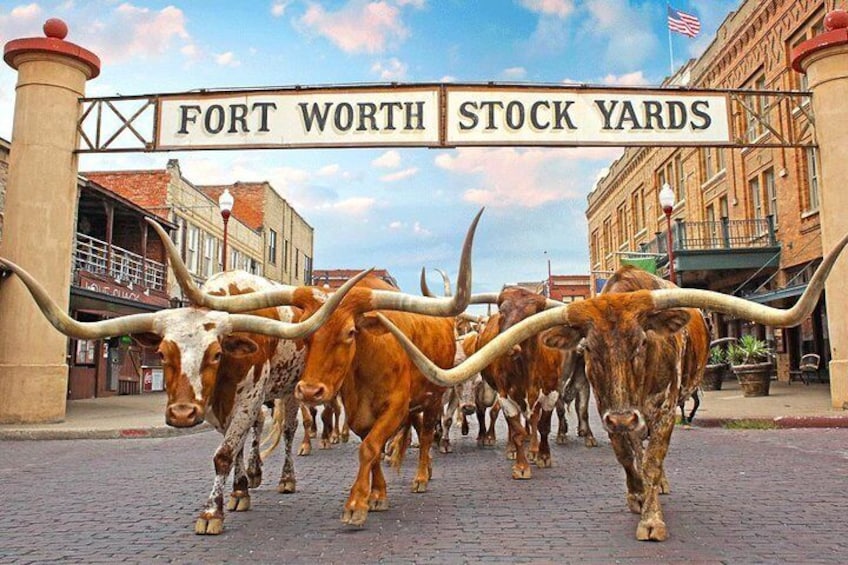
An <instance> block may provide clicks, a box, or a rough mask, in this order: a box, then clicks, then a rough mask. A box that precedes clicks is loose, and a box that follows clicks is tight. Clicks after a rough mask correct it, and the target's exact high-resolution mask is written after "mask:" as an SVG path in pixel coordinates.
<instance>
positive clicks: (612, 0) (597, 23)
mask: <svg viewBox="0 0 848 565" xmlns="http://www.w3.org/2000/svg"><path fill="white" fill-rule="evenodd" d="M651 4H652V3H650V2H646V3H644V4H642V5H631V3H630V2H629V1H628V0H586V9H587V10H588V14H589V17H588V18H587V20H586V22H585V24H584V32H585V33H588V34H590V35H593V36H595V37H597V38H599V39H601V40H602V41H603V44H604V45H605V53H604V58H605V59H606V61H607V64H608V65H612V66H614V68H619V67H625V68H626V67H629V68H633V67H636V66H638V65H640V64H642V63H643V62H645V61H647V60H650V59H653V58H654V57H656V55H657V52H658V51H659V40H658V39H657V36H656V35H655V34H654V32H653V30H652V28H651V25H652V22H653V19H654V18H655V17H656V14H655V10H654V7H653V6H652V5H651Z"/></svg>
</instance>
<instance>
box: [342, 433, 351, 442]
mask: <svg viewBox="0 0 848 565" xmlns="http://www.w3.org/2000/svg"><path fill="white" fill-rule="evenodd" d="M349 441H350V434H349V433H342V443H347V442H349Z"/></svg>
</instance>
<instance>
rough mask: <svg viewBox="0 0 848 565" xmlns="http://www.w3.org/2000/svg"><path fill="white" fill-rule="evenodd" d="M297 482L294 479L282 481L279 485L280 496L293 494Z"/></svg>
mask: <svg viewBox="0 0 848 565" xmlns="http://www.w3.org/2000/svg"><path fill="white" fill-rule="evenodd" d="M296 485H297V482H296V481H295V480H294V479H280V482H279V483H277V492H278V493H280V494H291V493H293V492H294V491H295V490H296Z"/></svg>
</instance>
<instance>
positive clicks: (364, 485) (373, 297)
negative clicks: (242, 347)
mask: <svg viewBox="0 0 848 565" xmlns="http://www.w3.org/2000/svg"><path fill="white" fill-rule="evenodd" d="M480 213H482V210H481V212H480ZM480 213H478V214H477V217H476V218H475V219H474V221H473V222H472V224H471V228H470V229H469V231H468V234H467V236H466V239H465V244H464V246H463V251H462V260H461V265H460V274H459V279H458V291H457V294H456V296H455V297H453V298H427V297H416V296H412V295H405V294H402V293H400V292H397V291H396V289H394V288H392V287H391V286H390V285H388V284H386V283H385V282H383V281H380V280H379V279H376V278H373V277H370V278H367V279H365V280H364V281H363V282H362V283H361V284H360V285H359V286H358V287H357V288H354V289H353V290H352V291H351V293H350V294H349V295H348V296H347V297H345V299H344V300H342V303H341V304H340V305H339V307H338V309H336V311H335V312H334V313H333V315H332V317H331V318H330V320H328V321H327V322H326V324H325V325H324V326H323V327H322V328H321V330H319V331H316V332H315V333H314V334H312V335H311V336H310V337H309V338H308V340H307V342H308V344H309V351H308V353H307V357H306V367H305V368H304V371H303V377H302V378H301V381H300V382H299V383H298V385H297V388H296V391H295V394H296V395H297V397H298V399H299V400H301V401H303V402H305V403H307V404H320V403H323V402H327V401H329V400H330V399H332V398H334V397H335V396H336V394H338V393H339V392H340V393H341V398H342V402H343V403H344V409H345V416H346V418H347V421H348V423H349V424H350V429H351V430H353V431H354V433H356V434H357V435H358V436H360V437H361V438H362V443H361V444H360V446H359V472H358V473H357V476H356V480H355V481H354V483H353V486H352V487H351V490H350V496H349V497H348V500H347V502H346V503H345V507H344V512H343V514H342V522H343V523H345V524H349V525H357V526H361V525H362V524H364V523H365V521H366V519H367V517H368V511H369V510H374V511H381V510H386V509H387V508H388V499H387V497H386V481H385V478H384V476H383V472H382V468H381V465H380V459H381V455H382V453H383V450H384V446H385V444H386V441H387V440H388V439H389V438H391V437H392V435H393V434H394V433H395V431H396V430H398V429H400V428H401V427H402V426H404V425H406V424H408V423H411V425H413V426H415V427H416V432H417V433H418V437H419V441H420V450H419V460H418V470H417V472H416V475H415V478H414V480H413V483H412V490H413V492H424V491H426V489H427V484H428V482H429V480H430V473H431V459H430V447H431V444H432V441H433V434H434V430H435V426H436V422H437V421H438V418H439V414H440V413H441V398H442V392H443V391H444V387H441V386H438V385H434V384H433V383H431V382H430V381H428V380H427V379H425V378H424V377H423V376H422V375H421V373H420V372H419V371H418V370H416V369H415V366H414V365H412V362H411V361H410V360H409V358H408V357H407V356H406V355H405V354H404V352H403V350H402V349H401V348H400V346H399V344H398V343H397V341H396V340H395V339H393V338H392V336H390V335H388V334H387V332H386V331H385V328H383V327H382V326H381V325H380V323H379V322H378V321H377V319H376V317H375V314H374V313H373V312H372V311H374V310H395V311H394V312H387V313H386V316H388V317H390V318H391V319H392V320H393V321H394V322H395V323H396V324H398V325H399V326H400V327H402V328H403V329H404V331H405V332H407V333H408V334H409V335H410V336H411V339H412V340H413V341H414V342H415V343H416V344H417V345H418V346H419V347H420V348H421V349H423V350H424V351H426V354H427V355H428V356H430V357H432V358H433V359H434V360H435V362H436V363H437V364H439V365H440V366H442V367H450V366H452V365H453V360H454V354H455V350H456V345H455V343H454V333H453V327H454V326H453V323H454V322H453V319H452V318H447V317H442V318H438V317H433V316H454V315H456V314H458V313H459V312H461V311H463V310H464V309H465V307H466V305H467V304H468V298H469V296H470V290H471V289H470V285H471V273H470V254H471V245H472V242H473V236H474V230H475V228H476V225H477V222H478V220H479V218H480ZM294 304H295V305H296V306H299V307H301V308H302V309H303V310H304V312H305V313H306V314H309V313H311V312H313V311H315V309H316V308H317V307H318V306H320V303H319V302H318V301H316V300H314V299H308V298H307V299H305V300H299V301H296V302H295V303H294ZM398 310H400V311H398ZM411 416H412V417H411ZM419 416H420V417H419ZM410 420H411V422H410ZM400 445H402V446H403V445H405V442H401V443H400Z"/></svg>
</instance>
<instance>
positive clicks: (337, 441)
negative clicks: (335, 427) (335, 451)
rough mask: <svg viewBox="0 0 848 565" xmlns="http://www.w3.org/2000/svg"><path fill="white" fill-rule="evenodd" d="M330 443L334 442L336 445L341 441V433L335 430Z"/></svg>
mask: <svg viewBox="0 0 848 565" xmlns="http://www.w3.org/2000/svg"><path fill="white" fill-rule="evenodd" d="M330 443H332V444H334V445H335V444H337V443H339V434H337V433H335V432H334V433H332V434H330Z"/></svg>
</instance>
